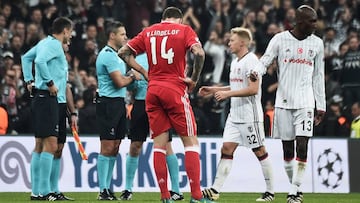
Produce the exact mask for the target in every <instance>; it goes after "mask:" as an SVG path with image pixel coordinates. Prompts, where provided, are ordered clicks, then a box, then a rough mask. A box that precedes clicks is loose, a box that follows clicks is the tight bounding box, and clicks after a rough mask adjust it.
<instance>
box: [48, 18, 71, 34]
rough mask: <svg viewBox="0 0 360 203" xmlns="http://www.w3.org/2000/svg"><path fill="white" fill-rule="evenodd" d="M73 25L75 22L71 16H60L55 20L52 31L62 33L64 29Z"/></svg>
mask: <svg viewBox="0 0 360 203" xmlns="http://www.w3.org/2000/svg"><path fill="white" fill-rule="evenodd" d="M72 27H73V23H72V21H71V20H70V19H69V18H66V17H58V18H56V19H55V20H54V22H53V24H52V26H51V33H53V34H60V33H62V32H63V31H64V29H65V28H67V29H71V28H72Z"/></svg>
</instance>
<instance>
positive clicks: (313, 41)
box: [260, 31, 326, 111]
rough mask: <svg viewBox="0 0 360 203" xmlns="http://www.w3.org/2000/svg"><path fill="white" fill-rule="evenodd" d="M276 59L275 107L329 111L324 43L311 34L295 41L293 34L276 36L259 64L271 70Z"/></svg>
mask: <svg viewBox="0 0 360 203" xmlns="http://www.w3.org/2000/svg"><path fill="white" fill-rule="evenodd" d="M275 58H277V63H278V80H279V86H278V89H277V92H276V100H275V107H279V108H285V109H299V108H306V107H309V108H314V107H315V101H316V107H317V110H323V111H325V109H326V102H325V79H324V45H323V41H322V40H321V39H320V38H319V37H317V36H315V35H311V36H309V37H307V38H306V39H304V40H298V39H296V38H295V37H294V36H293V35H292V34H291V33H290V31H284V32H281V33H278V34H276V35H275V36H274V37H273V38H272V39H271V40H270V42H269V45H268V47H267V49H266V51H265V54H264V55H263V56H262V57H261V59H260V61H261V62H262V63H263V64H264V65H265V67H268V66H269V65H270V64H271V63H272V62H273V60H274V59H275Z"/></svg>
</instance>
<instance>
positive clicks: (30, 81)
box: [26, 80, 34, 85]
mask: <svg viewBox="0 0 360 203" xmlns="http://www.w3.org/2000/svg"><path fill="white" fill-rule="evenodd" d="M32 83H34V80H29V81H27V82H26V85H31V84H32Z"/></svg>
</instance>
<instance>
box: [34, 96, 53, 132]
mask: <svg viewBox="0 0 360 203" xmlns="http://www.w3.org/2000/svg"><path fill="white" fill-rule="evenodd" d="M58 107H59V106H58V101H57V97H56V96H50V92H49V91H47V90H36V92H35V93H34V98H33V100H32V103H31V111H32V114H33V118H34V122H33V123H34V130H35V137H37V138H45V137H49V136H56V137H57V136H58V133H59V108H58Z"/></svg>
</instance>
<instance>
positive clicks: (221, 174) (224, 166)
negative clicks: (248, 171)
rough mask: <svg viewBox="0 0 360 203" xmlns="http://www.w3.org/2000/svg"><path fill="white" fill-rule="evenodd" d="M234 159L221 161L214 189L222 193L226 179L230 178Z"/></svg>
mask: <svg viewBox="0 0 360 203" xmlns="http://www.w3.org/2000/svg"><path fill="white" fill-rule="evenodd" d="M232 162H233V160H232V159H220V162H219V164H218V167H217V170H216V176H215V180H214V184H213V186H212V188H214V189H215V190H216V191H218V192H220V189H221V188H222V187H223V185H224V182H225V180H226V178H227V177H228V175H229V173H230V170H231V167H232Z"/></svg>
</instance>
